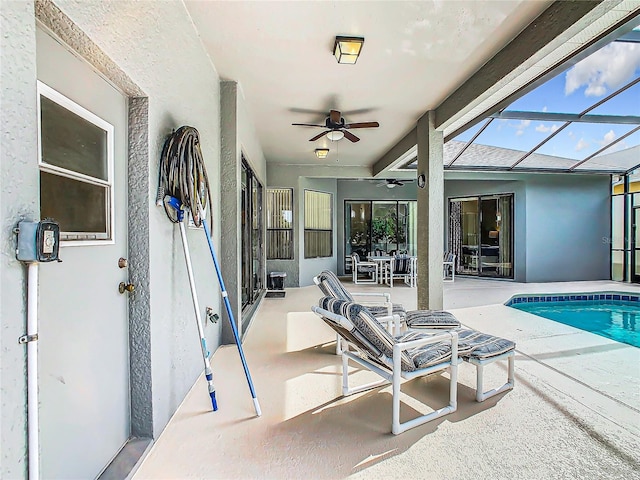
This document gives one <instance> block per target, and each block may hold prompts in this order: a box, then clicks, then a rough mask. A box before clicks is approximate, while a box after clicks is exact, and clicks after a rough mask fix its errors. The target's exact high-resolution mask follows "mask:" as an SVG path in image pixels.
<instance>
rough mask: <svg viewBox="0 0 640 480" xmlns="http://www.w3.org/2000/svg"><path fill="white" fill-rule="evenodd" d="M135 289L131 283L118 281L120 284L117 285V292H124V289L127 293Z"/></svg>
mask: <svg viewBox="0 0 640 480" xmlns="http://www.w3.org/2000/svg"><path fill="white" fill-rule="evenodd" d="M135 289H136V287H135V285H134V284H133V283H124V282H120V285H118V292H120V293H124V292H125V291H126V292H129V293H133V291H134V290H135Z"/></svg>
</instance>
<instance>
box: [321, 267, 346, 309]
mask: <svg viewBox="0 0 640 480" xmlns="http://www.w3.org/2000/svg"><path fill="white" fill-rule="evenodd" d="M318 287H320V290H322V293H323V294H324V295H325V296H327V297H333V298H338V299H340V300H347V301H349V302H353V297H352V296H351V294H350V293H349V292H348V291H347V289H346V288H344V286H343V285H342V282H341V281H340V279H339V278H338V277H337V276H336V274H335V273H333V272H332V271H331V270H325V271H323V272H322V273H320V274H319V275H318ZM321 308H322V307H321ZM325 310H328V309H326V308H325Z"/></svg>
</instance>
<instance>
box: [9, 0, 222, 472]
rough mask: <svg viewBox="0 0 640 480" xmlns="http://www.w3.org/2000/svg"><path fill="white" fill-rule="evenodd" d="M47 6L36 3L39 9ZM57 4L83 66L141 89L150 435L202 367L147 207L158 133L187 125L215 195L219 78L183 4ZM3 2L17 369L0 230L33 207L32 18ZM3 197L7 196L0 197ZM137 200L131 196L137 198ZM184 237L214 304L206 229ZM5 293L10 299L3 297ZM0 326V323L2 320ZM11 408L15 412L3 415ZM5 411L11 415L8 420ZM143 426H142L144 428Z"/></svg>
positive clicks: (172, 237)
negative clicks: (76, 36)
mask: <svg viewBox="0 0 640 480" xmlns="http://www.w3.org/2000/svg"><path fill="white" fill-rule="evenodd" d="M48 3H50V2H47V1H43V2H40V3H39V4H38V6H39V8H41V6H42V4H48ZM55 5H56V6H58V7H59V8H60V9H61V10H62V12H63V13H64V14H66V15H67V16H68V17H69V19H70V21H72V22H73V24H75V27H76V28H77V29H78V30H80V31H81V32H84V33H85V34H86V35H87V36H88V37H89V38H90V39H91V41H92V45H84V46H86V47H87V48H83V47H84V46H83V45H76V46H74V47H78V48H76V50H77V51H80V52H81V53H82V54H85V55H89V56H92V58H89V60H90V61H91V63H92V64H94V65H95V66H96V67H97V68H98V70H100V71H103V73H105V75H107V76H109V75H110V73H109V72H108V71H107V72H104V70H105V69H104V68H102V67H103V64H104V63H105V62H103V61H102V60H101V55H104V58H107V59H109V60H110V61H112V62H113V63H114V64H115V65H117V66H118V67H119V69H120V70H121V71H122V72H123V73H124V77H123V78H124V79H122V78H120V79H118V78H111V77H110V78H111V80H112V81H114V83H115V84H116V85H118V86H120V88H122V90H123V91H125V93H127V94H128V95H131V96H146V97H147V98H148V131H147V137H148V155H146V157H145V163H143V164H141V165H140V166H141V168H142V170H143V171H142V172H141V171H138V170H136V171H135V172H134V173H135V174H137V175H138V177H137V178H135V179H134V182H135V184H136V185H138V186H139V187H140V188H141V189H142V190H146V191H144V192H143V193H142V197H141V198H142V201H143V202H146V208H143V209H142V210H140V211H138V212H136V215H135V218H134V219H133V220H132V221H134V222H143V223H145V225H144V226H143V227H141V230H140V231H146V232H148V236H147V237H146V238H140V237H137V236H134V237H133V238H132V241H133V242H134V245H132V251H133V250H136V249H137V251H138V253H141V252H143V251H144V252H145V254H146V258H147V259H148V272H146V273H144V272H143V273H144V274H143V275H142V277H141V278H140V281H142V282H143V283H144V282H146V283H147V284H146V285H145V287H146V289H145V288H143V289H142V291H143V292H145V291H146V292H148V295H149V296H148V302H147V307H148V313H147V314H146V322H147V327H148V328H149V329H150V334H151V339H150V342H148V343H147V344H146V346H145V348H147V349H150V351H151V362H150V366H151V371H149V369H148V366H147V365H143V366H141V367H140V369H141V370H146V371H145V372H144V375H146V377H147V378H152V382H150V383H152V385H153V387H152V390H149V389H147V391H146V392H145V394H146V395H150V396H151V398H152V399H153V427H154V428H153V433H154V435H156V436H157V435H158V434H159V433H160V431H162V429H163V428H164V426H165V425H166V422H167V421H168V419H169V418H170V416H171V415H172V413H173V412H174V411H175V409H176V408H177V407H178V405H179V404H180V402H181V401H182V399H183V398H184V396H185V394H186V392H187V391H188V390H189V388H190V387H191V386H192V385H193V382H194V380H195V379H196V378H197V376H198V375H199V373H200V372H201V369H202V360H201V358H200V349H199V342H198V337H197V329H196V325H195V321H194V316H193V311H192V305H191V296H190V292H189V289H188V280H187V276H186V269H185V266H184V258H183V253H182V245H181V242H180V237H179V234H178V232H177V229H176V227H175V226H174V225H173V224H171V223H170V222H169V221H168V220H167V219H166V217H165V214H164V211H163V209H161V208H156V207H155V205H154V202H155V193H156V188H157V169H158V160H159V155H160V151H161V148H162V145H163V143H164V139H165V137H166V135H167V134H168V133H170V132H171V130H172V129H174V128H176V127H179V126H180V125H185V124H187V125H192V126H194V127H196V128H197V129H198V130H199V132H200V136H201V140H202V149H203V154H204V158H205V161H206V163H207V170H208V173H209V177H210V181H211V184H212V193H213V197H214V198H213V204H214V205H218V204H219V198H220V189H219V171H218V165H219V155H220V127H219V112H220V103H219V78H218V75H217V73H216V71H215V68H214V67H213V65H212V64H211V60H210V59H209V57H208V55H207V54H206V52H205V51H204V49H203V47H202V44H201V42H200V39H199V37H198V35H197V34H196V32H195V30H194V28H193V24H192V22H191V19H190V18H189V16H188V14H187V12H186V10H185V8H184V5H183V4H182V3H181V2H153V1H148V2H146V1H142V2H130V1H121V2H84V1H64V0H60V1H57V2H55ZM1 8H2V32H3V36H2V112H3V114H2V124H3V136H4V137H5V139H3V142H2V169H3V174H2V181H3V184H2V204H1V205H2V208H3V210H2V225H3V232H4V233H3V234H2V249H3V257H2V258H3V260H2V261H3V268H2V279H3V280H2V281H3V283H2V289H1V291H2V295H3V297H2V298H3V303H2V318H3V322H4V319H6V318H14V319H16V320H15V324H14V325H11V330H10V331H9V332H8V333H7V335H6V336H5V335H4V333H5V332H4V330H3V336H2V341H3V344H4V342H5V340H6V341H7V342H8V341H9V340H10V341H11V342H10V343H7V344H6V347H5V348H3V357H2V363H3V364H7V363H9V364H14V365H21V366H24V362H23V361H21V358H22V355H23V351H22V349H17V348H14V347H13V346H11V343H13V342H14V341H15V339H16V338H17V336H18V331H20V332H21V331H22V329H23V326H22V323H23V322H24V311H23V307H22V305H23V299H24V290H23V288H22V285H23V283H24V275H23V273H22V267H21V266H20V265H18V264H16V263H15V262H14V261H13V260H12V258H13V251H12V250H13V248H14V247H13V240H12V239H11V238H10V234H9V231H10V230H8V229H7V227H8V226H9V225H12V224H14V223H15V221H16V219H17V217H18V216H19V215H22V216H29V217H36V218H37V216H38V215H37V203H38V187H37V184H38V183H37V182H38V171H37V163H36V139H35V135H36V125H35V120H36V114H35V100H36V95H35V79H36V72H35V37H34V28H35V27H34V25H35V21H34V11H33V5H32V4H31V3H29V2H2V3H1ZM81 41H82V40H81ZM106 70H108V68H107V69H106ZM116 76H117V75H116ZM139 107H140V105H135V108H139ZM145 169H146V171H145ZM13 177H15V181H13V180H14V178H13ZM9 198H10V199H11V202H7V201H5V199H9ZM137 201H138V202H140V198H138V200H137ZM218 227H219V212H218V211H217V210H216V209H214V225H213V230H214V232H216V233H215V238H214V242H216V244H217V245H219V244H220V236H219V231H220V229H219V228H218ZM188 237H189V241H190V247H191V253H192V256H193V258H194V260H195V262H194V268H195V276H196V281H197V283H198V294H199V296H200V300H201V302H202V305H201V309H202V310H204V307H205V306H207V305H209V306H212V307H213V308H214V310H215V311H218V312H219V311H220V300H219V293H218V291H217V285H216V284H215V283H214V282H212V281H211V280H212V277H211V271H212V266H211V264H210V263H208V262H210V260H209V259H210V256H209V253H208V248H207V245H206V241H205V239H204V236H203V234H202V233H201V231H199V230H190V231H189V232H188ZM5 267H6V268H5ZM141 293H142V292H141ZM5 297H8V298H12V299H13V300H12V301H11V302H5V301H4V299H5ZM7 327H8V326H7V325H6V324H4V323H3V329H5V328H7ZM14 330H15V331H14ZM205 332H206V335H207V338H208V341H209V347H210V350H212V351H213V350H215V348H216V346H217V345H218V344H219V336H220V331H219V324H218V325H212V324H207V325H206V329H205ZM147 338H148V337H147ZM16 345H17V344H16ZM6 352H9V353H6ZM6 355H11V357H5V356H6ZM13 372H15V374H16V375H15V376H14V375H13V373H11V374H7V375H5V372H2V373H3V375H2V382H3V386H4V383H5V382H11V388H10V389H4V388H3V395H2V402H3V403H5V402H6V403H7V407H6V409H5V408H4V407H3V424H2V429H3V430H2V432H3V433H5V432H6V436H8V437H10V439H9V440H7V443H6V446H7V448H5V442H4V440H3V444H2V455H3V456H5V457H7V458H9V457H15V458H12V459H11V460H8V461H7V462H3V465H2V470H3V473H6V475H2V476H3V477H5V476H7V478H13V477H15V476H16V475H15V469H16V468H22V467H21V465H22V462H23V458H22V457H23V455H24V449H23V448H21V446H22V445H23V442H24V434H23V432H22V429H23V428H24V419H23V417H22V413H21V412H23V410H24V386H23V379H22V372H21V369H18V368H16V369H13ZM12 377H14V378H13V379H12ZM148 386H149V383H147V387H148ZM5 390H6V391H5ZM203 395H206V391H204V392H203ZM9 405H10V407H9ZM10 408H13V409H14V410H15V411H14V412H10ZM5 418H9V419H11V420H10V421H7V422H5V421H4V419H5ZM9 422H10V423H9ZM12 423H13V425H12ZM134 423H135V419H134ZM148 427H149V426H148V425H146V426H144V428H143V429H144V430H149V428H148ZM7 429H8V430H7ZM5 465H6V467H5ZM11 472H14V474H11ZM18 476H20V475H18Z"/></svg>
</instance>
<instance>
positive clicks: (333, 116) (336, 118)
mask: <svg viewBox="0 0 640 480" xmlns="http://www.w3.org/2000/svg"><path fill="white" fill-rule="evenodd" d="M329 120H331V123H340V112H339V111H338V110H331V111H330V112H329Z"/></svg>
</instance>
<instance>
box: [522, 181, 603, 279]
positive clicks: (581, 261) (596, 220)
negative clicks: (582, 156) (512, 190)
mask: <svg viewBox="0 0 640 480" xmlns="http://www.w3.org/2000/svg"><path fill="white" fill-rule="evenodd" d="M609 190H610V180H609V176H608V175H600V176H577V175H576V176H573V175H571V176H544V177H542V176H537V177H536V178H532V179H531V180H530V181H528V182H527V282H550V281H558V282H560V281H572V280H608V279H609V277H610V266H609V253H610V250H609V249H610V245H609V243H608V242H607V241H606V239H607V238H608V237H609V236H610V233H609V232H610V222H611V207H610V197H609Z"/></svg>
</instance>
